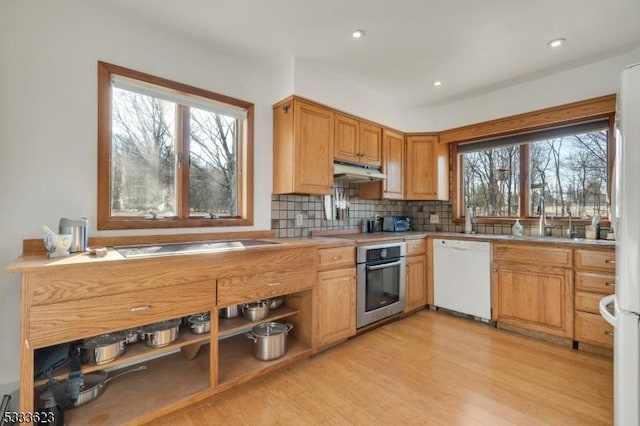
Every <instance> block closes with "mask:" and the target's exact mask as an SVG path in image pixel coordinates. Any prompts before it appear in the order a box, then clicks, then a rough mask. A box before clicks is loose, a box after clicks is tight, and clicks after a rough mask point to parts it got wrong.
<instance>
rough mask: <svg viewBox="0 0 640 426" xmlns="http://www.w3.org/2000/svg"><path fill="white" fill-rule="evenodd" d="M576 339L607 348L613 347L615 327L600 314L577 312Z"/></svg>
mask: <svg viewBox="0 0 640 426" xmlns="http://www.w3.org/2000/svg"><path fill="white" fill-rule="evenodd" d="M575 326H576V333H575V340H577V341H578V342H584V343H589V344H592V345H596V346H603V347H605V348H609V349H612V348H613V327H612V326H611V325H610V324H609V323H608V322H606V321H605V320H604V319H603V318H602V317H601V316H600V315H598V314H588V313H586V312H576V318H575Z"/></svg>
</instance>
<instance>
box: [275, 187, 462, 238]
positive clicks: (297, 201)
mask: <svg viewBox="0 0 640 426" xmlns="http://www.w3.org/2000/svg"><path fill="white" fill-rule="evenodd" d="M334 187H335V188H336V189H337V190H338V191H341V192H342V193H344V194H345V196H346V198H347V200H348V202H349V209H348V218H347V219H345V220H327V219H326V218H325V213H324V197H323V196H318V195H272V197H271V229H273V230H276V231H277V234H276V235H277V236H278V237H307V236H308V235H309V232H310V231H315V230H323V231H324V230H334V229H345V230H346V229H360V227H361V224H362V220H363V219H365V218H375V217H383V216H394V215H402V216H409V217H410V218H411V228H412V229H413V230H420V231H422V230H428V231H450V232H461V231H462V229H463V227H462V226H461V225H456V224H453V223H452V222H451V217H452V216H451V205H450V204H449V203H448V202H446V201H398V200H365V199H361V198H358V190H359V185H358V184H354V183H349V182H344V181H341V180H339V179H337V180H336V181H335V182H334ZM333 209H335V205H334V206H333ZM431 214H437V215H438V216H439V219H440V220H439V221H440V223H439V224H438V225H434V224H429V217H430V215H431ZM298 215H302V225H301V226H296V216H298ZM378 227H380V225H378Z"/></svg>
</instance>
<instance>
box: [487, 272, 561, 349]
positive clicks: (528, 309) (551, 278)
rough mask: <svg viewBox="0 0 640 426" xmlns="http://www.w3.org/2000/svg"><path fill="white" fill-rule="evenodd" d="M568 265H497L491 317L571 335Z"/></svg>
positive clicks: (540, 330)
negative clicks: (553, 266) (493, 314)
mask: <svg viewBox="0 0 640 426" xmlns="http://www.w3.org/2000/svg"><path fill="white" fill-rule="evenodd" d="M572 274H573V273H572V271H571V269H568V268H551V267H539V266H535V265H513V264H512V265H498V267H497V269H496V271H495V275H494V285H495V287H494V290H495V291H496V292H497V294H496V295H495V303H494V309H496V312H495V316H494V319H496V320H497V321H499V322H503V323H505V324H511V325H515V326H518V327H522V328H526V329H529V330H533V331H539V332H543V333H548V334H553V335H556V336H563V337H569V338H573V277H572Z"/></svg>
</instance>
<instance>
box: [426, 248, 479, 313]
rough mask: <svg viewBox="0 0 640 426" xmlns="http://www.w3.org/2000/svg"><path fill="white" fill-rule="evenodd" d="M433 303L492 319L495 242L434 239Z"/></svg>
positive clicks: (440, 306)
mask: <svg viewBox="0 0 640 426" xmlns="http://www.w3.org/2000/svg"><path fill="white" fill-rule="evenodd" d="M433 304H434V305H435V306H437V307H439V308H445V309H449V310H451V311H455V312H459V313H463V314H467V315H472V316H474V317H478V318H481V319H484V320H487V321H489V320H491V243H489V242H485V241H462V240H444V239H434V240H433Z"/></svg>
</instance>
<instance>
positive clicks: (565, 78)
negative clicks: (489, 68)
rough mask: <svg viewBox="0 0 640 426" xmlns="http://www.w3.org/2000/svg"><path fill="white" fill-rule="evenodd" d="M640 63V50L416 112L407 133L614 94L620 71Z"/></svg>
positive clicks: (408, 125) (411, 111) (442, 127)
mask: <svg viewBox="0 0 640 426" xmlns="http://www.w3.org/2000/svg"><path fill="white" fill-rule="evenodd" d="M639 61H640V48H638V49H635V50H633V51H631V52H628V53H626V54H622V55H618V56H615V57H612V58H608V59H605V60H601V61H597V62H594V63H591V64H589V65H584V66H580V67H577V68H573V69H569V70H566V71H562V72H559V73H556V74H552V75H550V76H546V77H543V78H538V79H535V80H531V81H529V82H526V83H522V84H517V85H514V86H510V87H507V88H504V89H501V90H496V91H494V92H490V93H487V94H484V95H480V96H475V97H472V98H468V99H464V100H461V101H458V102H453V103H450V104H447V105H444V106H440V107H431V108H419V109H413V110H410V111H409V112H408V115H407V128H405V129H404V130H405V131H407V132H418V131H425V130H433V131H439V130H447V129H452V128H455V127H459V126H465V125H468V124H474V123H480V122H483V121H487V120H492V119H496V118H501V117H507V116H510V115H515V114H520V113H525V112H529V111H535V110H538V109H543V108H548V107H553V106H558V105H563V104H567V103H571V102H576V101H581V100H584V99H589V98H595V97H598V96H603V95H608V94H611V93H615V92H616V90H617V88H618V78H619V76H620V71H622V69H623V68H624V67H625V66H626V65H629V64H632V63H635V62H639ZM429 124H431V125H433V127H432V128H429V127H427V126H428V125H429Z"/></svg>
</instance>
